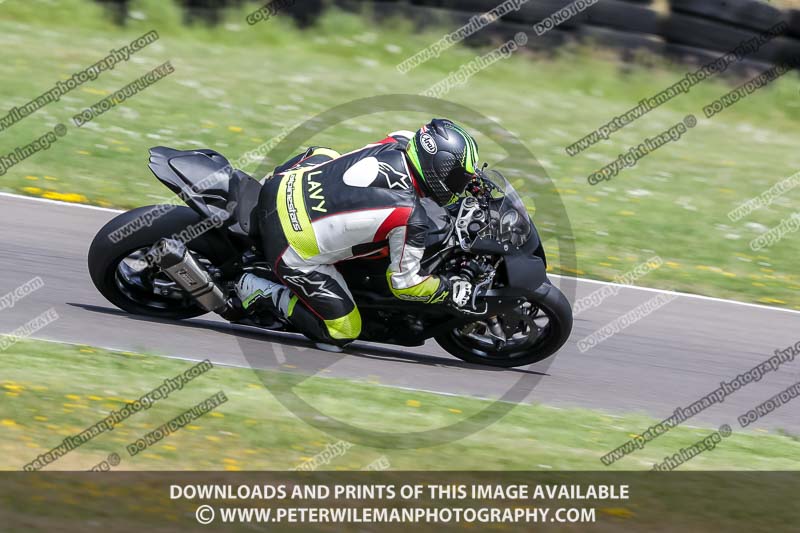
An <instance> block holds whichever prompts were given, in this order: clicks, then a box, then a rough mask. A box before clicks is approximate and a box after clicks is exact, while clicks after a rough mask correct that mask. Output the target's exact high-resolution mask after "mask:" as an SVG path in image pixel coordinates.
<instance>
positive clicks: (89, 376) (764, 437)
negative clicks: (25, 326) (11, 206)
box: [0, 341, 800, 470]
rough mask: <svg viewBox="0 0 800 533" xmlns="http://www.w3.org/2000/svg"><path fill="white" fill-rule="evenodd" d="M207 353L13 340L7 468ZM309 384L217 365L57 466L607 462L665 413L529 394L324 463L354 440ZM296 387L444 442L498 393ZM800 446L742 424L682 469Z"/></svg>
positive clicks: (662, 445)
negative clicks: (507, 407)
mask: <svg viewBox="0 0 800 533" xmlns="http://www.w3.org/2000/svg"><path fill="white" fill-rule="evenodd" d="M193 364H194V363H191V362H188V361H182V360H176V359H167V358H163V357H157V356H152V355H143V354H136V353H130V352H113V351H108V350H103V349H98V348H93V347H88V346H74V345H66V344H59V343H49V342H41V341H22V342H20V343H17V344H15V345H13V346H12V347H11V348H9V349H8V350H7V351H6V352H5V353H4V354H3V357H2V358H0V376H2V378H0V387H1V389H0V390H2V393H0V394H3V398H2V400H3V401H2V402H0V457H1V458H2V459H0V468H2V469H6V470H19V469H21V468H22V466H23V465H24V464H26V463H28V462H29V461H31V460H33V459H34V458H35V457H37V456H38V455H39V454H42V453H44V452H46V451H49V450H50V449H51V448H54V447H56V446H57V445H58V444H60V443H61V441H62V440H63V439H64V438H65V437H68V436H70V435H75V434H78V433H80V432H81V431H83V430H85V429H86V428H88V427H89V426H91V425H93V424H95V423H96V422H98V421H100V420H101V419H103V418H104V417H106V416H107V415H108V413H109V411H111V410H119V409H121V408H122V407H123V406H124V405H125V404H126V402H131V401H133V400H135V399H138V398H139V397H141V396H142V395H143V394H145V393H147V392H149V391H150V390H152V389H154V388H155V387H158V386H159V385H160V384H161V383H163V382H164V380H165V379H166V378H171V377H173V376H176V375H177V374H180V373H182V372H183V371H185V370H187V369H188V368H190V367H191V366H193ZM295 382H296V379H295V376H293V375H291V374H287V373H278V372H262V371H258V372H256V371H253V370H250V369H242V368H226V367H214V368H212V369H211V370H209V371H208V372H207V373H205V374H203V375H201V376H199V377H197V378H195V379H194V380H192V381H191V382H189V383H188V384H186V385H185V387H184V388H183V389H182V390H179V391H175V392H173V393H171V394H170V395H169V397H168V398H166V399H163V400H159V401H158V402H156V403H155V404H154V405H153V406H152V407H151V408H149V409H147V410H143V411H140V412H138V413H136V414H134V415H133V416H131V417H130V418H128V419H127V420H125V421H123V422H122V423H120V424H118V425H117V426H115V428H114V429H113V430H112V431H109V432H105V433H101V434H99V435H98V436H96V437H95V438H94V439H92V440H90V441H89V442H88V443H86V444H84V445H83V446H81V447H79V448H77V449H75V450H73V451H71V452H70V453H68V454H66V455H64V456H63V457H61V458H60V459H58V460H57V461H56V462H54V463H52V464H51V465H49V466H48V467H47V468H46V469H47V470H61V469H65V470H87V469H90V468H91V467H93V466H94V465H96V464H98V463H100V462H101V461H103V460H105V459H106V458H107V457H108V456H109V454H112V453H117V454H118V455H119V456H120V457H121V462H120V464H119V465H118V466H117V467H116V469H120V470H288V469H292V468H296V467H301V466H302V465H303V464H305V463H307V462H309V461H316V463H315V464H316V465H317V466H318V468H319V469H324V470H360V469H364V468H366V467H367V466H368V465H370V464H372V463H375V462H376V461H378V464H384V465H388V466H389V467H390V468H391V469H393V470H604V469H605V467H603V465H602V463H601V462H600V457H601V456H603V455H604V454H606V453H607V452H609V451H610V450H611V449H613V448H616V447H617V446H619V445H620V444H621V443H622V442H624V441H626V440H628V439H629V438H630V437H631V436H633V434H634V432H636V431H641V430H643V429H644V428H646V427H649V426H650V425H651V424H652V423H653V422H655V421H654V420H651V419H649V418H647V417H644V416H639V415H624V416H616V415H615V416H611V415H608V414H605V413H602V412H598V411H593V410H588V409H556V408H552V407H548V406H546V405H526V404H521V405H517V406H515V407H514V408H513V409H512V410H511V411H510V412H509V413H508V414H506V416H504V417H503V418H501V419H500V420H499V421H497V422H496V423H493V424H491V425H489V426H488V427H486V428H485V429H483V430H481V431H479V432H477V433H474V434H471V435H469V436H466V437H464V438H458V439H455V440H453V442H449V443H446V444H441V445H438V446H433V447H429V448H422V449H391V448H388V449H376V448H372V447H369V446H365V445H360V444H353V445H351V446H347V447H346V448H343V447H342V446H343V445H339V448H338V449H339V450H343V451H342V453H338V452H337V453H333V457H332V458H330V461H329V462H328V463H325V464H321V463H320V458H321V455H319V454H321V453H322V452H323V451H325V450H326V448H328V447H329V446H331V447H332V446H335V445H336V443H337V442H338V441H339V440H340V439H341V440H343V441H345V442H347V438H348V435H346V434H345V435H342V434H338V435H337V436H332V435H330V434H328V433H326V432H324V431H320V430H319V429H316V428H315V427H312V426H310V425H309V424H307V423H306V422H304V421H303V420H301V419H299V418H298V417H297V416H295V415H294V414H293V413H292V412H290V411H288V410H287V409H286V408H285V407H284V406H283V405H282V404H281V403H280V402H278V401H277V400H276V398H275V396H274V395H273V392H274V391H276V390H280V389H283V388H286V387H288V386H291V385H292V384H293V383H295ZM218 391H224V393H225V395H226V396H227V398H228V401H227V402H226V403H224V404H222V405H221V406H220V407H218V408H216V409H214V410H213V411H211V412H210V413H208V414H206V415H205V416H203V417H201V418H199V419H198V420H195V421H193V422H191V423H190V424H189V425H188V426H186V427H184V428H183V429H180V430H178V431H176V432H174V433H172V434H170V435H169V436H167V437H166V438H164V439H163V440H161V441H160V442H158V443H155V444H153V445H152V446H150V447H149V448H147V449H146V450H145V451H143V452H140V453H138V454H137V455H135V456H133V457H131V456H129V454H128V453H127V452H126V446H127V445H128V444H130V443H132V442H134V441H135V440H136V439H138V438H140V437H142V436H144V435H145V434H146V433H149V432H150V431H153V430H154V429H156V428H157V427H159V426H160V425H161V424H164V423H165V422H167V421H168V420H170V419H172V418H174V417H175V416H177V415H179V414H181V413H182V412H184V411H185V410H187V409H190V408H191V407H192V406H194V405H195V404H197V403H198V402H201V401H202V400H204V399H206V398H208V397H209V396H212V395H214V394H216V393H217V392H218ZM296 392H297V394H298V395H299V396H300V397H302V398H303V399H304V400H305V401H307V402H308V403H309V404H310V405H313V406H314V407H315V408H316V409H318V410H319V411H321V412H322V413H324V414H323V415H322V417H323V419H324V417H330V418H332V419H339V420H345V421H347V422H348V423H349V424H351V425H352V426H353V427H354V428H365V429H369V430H372V431H381V432H399V433H410V432H417V431H425V430H431V429H439V430H440V432H441V437H442V442H446V441H447V440H452V439H451V438H450V437H452V435H448V432H449V431H451V430H450V429H449V427H450V426H452V425H453V424H455V423H456V422H458V421H460V420H465V419H468V418H469V417H471V416H472V415H475V414H476V413H478V412H480V411H482V410H483V409H485V408H486V407H487V405H488V404H489V402H486V401H484V400H478V399H473V398H466V397H459V396H444V395H438V394H430V393H424V392H414V391H408V390H402V389H396V388H391V387H381V386H375V385H371V384H368V383H361V382H354V381H348V380H343V379H333V378H316V377H313V378H309V379H306V380H304V381H302V383H301V384H300V385H299V386H298V387H297V388H296ZM731 422H735V421H731ZM353 431H354V432H356V431H358V430H357V429H355V430H353ZM710 432H711V430H708V429H702V428H694V427H678V428H675V429H673V430H671V431H670V432H669V433H667V434H665V435H662V436H661V437H659V438H658V439H656V440H655V441H653V442H651V443H649V444H648V445H647V446H646V447H645V448H644V449H643V450H639V451H636V452H634V453H633V454H632V455H630V456H629V457H626V458H625V459H622V460H621V461H618V462H617V463H615V464H614V465H613V466H612V467H611V469H614V470H646V469H649V468H650V467H651V466H652V464H653V463H654V462H660V461H662V460H663V458H664V457H665V456H667V455H672V454H673V453H675V452H677V451H678V450H679V449H681V448H685V447H687V446H689V445H691V444H693V443H695V442H696V441H698V440H699V439H701V438H703V437H705V436H707V435H708V434H709V433H710ZM798 446H800V444H799V443H798V442H797V440H796V439H793V438H791V437H789V436H784V435H777V434H766V433H734V434H733V435H732V436H730V437H728V438H726V439H724V440H723V441H722V442H721V443H720V444H719V445H717V447H716V448H715V449H714V450H713V451H708V452H705V453H702V454H700V455H699V456H697V457H695V458H694V459H692V460H691V461H689V462H687V463H685V464H684V465H682V466H681V467H680V468H681V470H740V469H751V470H796V469H798V463H797V461H796V460H794V459H793V458H794V457H797V453H798ZM331 449H332V448H328V450H329V453H330V450H331ZM315 457H316V459H315Z"/></svg>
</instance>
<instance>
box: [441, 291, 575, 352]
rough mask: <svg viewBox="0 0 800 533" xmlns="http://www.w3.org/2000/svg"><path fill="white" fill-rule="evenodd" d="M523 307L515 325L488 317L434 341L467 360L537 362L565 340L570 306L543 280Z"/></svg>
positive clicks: (570, 320) (570, 328) (569, 320)
mask: <svg viewBox="0 0 800 533" xmlns="http://www.w3.org/2000/svg"><path fill="white" fill-rule="evenodd" d="M523 307H524V314H523V319H521V320H519V321H518V323H516V324H504V323H503V318H502V317H491V318H487V319H484V320H479V321H476V322H473V323H470V324H467V325H465V326H460V327H458V328H454V329H452V330H450V331H447V332H445V333H442V334H440V335H437V336H436V337H435V339H436V342H437V343H439V346H441V347H442V348H444V349H445V350H446V351H447V352H448V353H449V354H451V355H453V356H455V357H458V358H459V359H462V360H464V361H467V362H469V363H476V364H480V365H490V366H499V367H505V368H511V367H516V366H525V365H529V364H532V363H538V362H539V361H542V360H544V359H547V358H548V357H550V356H551V355H553V354H554V353H556V352H557V351H558V350H559V348H561V347H562V346H563V345H564V343H565V342H567V339H568V338H569V335H570V333H571V332H572V306H571V305H570V303H569V300H567V298H566V297H565V296H564V294H563V293H562V292H561V291H560V290H558V288H556V287H554V286H553V285H551V284H550V283H545V284H544V285H542V286H541V287H539V288H538V289H537V290H536V295H535V297H533V298H531V299H530V300H528V301H527V302H526V303H525V304H523ZM515 321H516V320H515ZM501 332H502V334H499V333H501Z"/></svg>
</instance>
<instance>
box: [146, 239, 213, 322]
mask: <svg viewBox="0 0 800 533" xmlns="http://www.w3.org/2000/svg"><path fill="white" fill-rule="evenodd" d="M146 257H147V262H148V263H150V264H152V265H155V266H158V267H159V268H161V270H163V271H164V273H165V274H166V275H167V277H169V279H171V280H172V281H174V282H175V283H176V284H177V285H178V286H179V287H180V288H181V289H183V290H185V291H186V292H188V293H189V295H191V297H192V298H193V299H194V300H195V301H196V302H197V303H198V304H199V305H200V307H202V308H203V309H205V310H206V311H214V312H216V313H220V314H222V313H224V312H225V311H226V308H227V307H228V304H227V301H226V299H225V295H224V294H223V292H222V289H221V288H220V287H219V286H218V285H217V284H216V283H214V280H213V279H211V274H209V273H208V271H207V270H206V269H205V268H203V267H202V266H201V265H200V264H198V262H197V261H196V260H195V258H194V257H192V254H190V253H189V250H188V248H186V245H185V244H183V243H182V242H180V241H178V240H175V239H161V240H160V241H158V242H157V243H155V244H154V245H153V247H152V248H150V250H148V251H147V254H146Z"/></svg>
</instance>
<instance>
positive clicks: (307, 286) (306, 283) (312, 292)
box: [283, 276, 342, 300]
mask: <svg viewBox="0 0 800 533" xmlns="http://www.w3.org/2000/svg"><path fill="white" fill-rule="evenodd" d="M283 279H285V280H286V281H288V282H289V283H291V284H292V285H293V286H295V287H300V289H302V291H303V294H305V295H306V296H307V297H308V298H314V297H317V296H322V297H324V298H333V299H335V300H341V299H342V297H341V296H339V295H338V294H334V293H332V292H331V291H329V290H328V289H326V288H325V280H321V281H314V280H311V279H308V278H307V277H305V276H283Z"/></svg>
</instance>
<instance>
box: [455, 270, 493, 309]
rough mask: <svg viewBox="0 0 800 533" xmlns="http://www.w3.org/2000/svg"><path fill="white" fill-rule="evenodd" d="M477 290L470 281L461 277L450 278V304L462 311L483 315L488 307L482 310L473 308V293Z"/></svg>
mask: <svg viewBox="0 0 800 533" xmlns="http://www.w3.org/2000/svg"><path fill="white" fill-rule="evenodd" d="M474 292H475V286H474V285H473V284H472V283H470V282H469V281H467V280H465V279H463V278H460V277H457V276H456V277H452V278H450V299H449V302H448V303H449V304H450V306H451V307H453V308H454V309H456V310H458V311H459V312H461V313H464V314H468V315H482V314H484V313H485V312H486V308H485V307H484V309H483V310H482V311H480V310H475V309H473V308H472V294H473V293H474Z"/></svg>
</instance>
